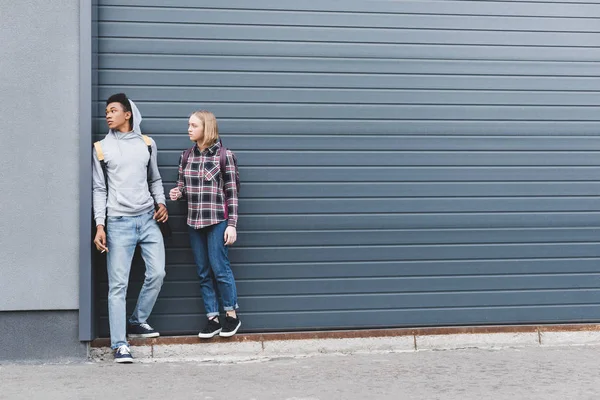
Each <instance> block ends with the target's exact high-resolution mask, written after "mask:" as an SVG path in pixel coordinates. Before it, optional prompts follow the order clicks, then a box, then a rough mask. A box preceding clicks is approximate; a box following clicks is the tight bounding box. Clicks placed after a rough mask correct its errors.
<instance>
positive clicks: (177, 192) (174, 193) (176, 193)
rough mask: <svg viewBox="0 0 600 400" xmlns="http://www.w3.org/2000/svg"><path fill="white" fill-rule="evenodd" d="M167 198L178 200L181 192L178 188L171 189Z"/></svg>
mask: <svg viewBox="0 0 600 400" xmlns="http://www.w3.org/2000/svg"><path fill="white" fill-rule="evenodd" d="M169 197H170V198H171V200H173V201H175V200H178V199H180V198H181V191H180V190H179V188H178V187H174V188H173V189H171V190H170V191H169Z"/></svg>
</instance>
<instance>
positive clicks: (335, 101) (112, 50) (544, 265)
mask: <svg viewBox="0 0 600 400" xmlns="http://www.w3.org/2000/svg"><path fill="white" fill-rule="evenodd" d="M591 3H592V2H590V1H586V2H585V3H584V2H578V1H562V2H555V1H547V2H542V1H531V2H520V1H505V2H497V1H422V0H420V1H366V0H345V1H339V0H318V1H317V0H304V1H288V0H285V1H282V0H254V1H247V0H223V1H220V2H215V1H212V0H211V1H209V0H172V1H169V2H164V1H163V0H101V1H100V5H99V9H98V15H99V20H100V23H99V38H98V49H99V58H98V66H99V70H98V82H99V87H98V95H99V98H100V99H106V98H107V96H109V95H110V94H111V93H114V92H118V91H125V92H126V93H127V94H128V95H130V97H131V98H133V99H134V100H137V103H138V105H139V108H140V110H141V111H142V113H143V115H144V122H143V125H142V128H143V130H144V131H145V133H147V134H149V135H151V136H152V137H153V138H154V139H155V140H156V142H157V143H158V147H159V149H160V152H159V162H160V165H161V172H162V176H163V179H164V181H165V190H168V189H170V188H171V187H173V185H174V181H175V178H176V168H175V166H176V163H177V161H178V157H179V154H180V152H181V150H182V149H184V148H186V147H188V146H189V141H188V138H187V135H186V120H187V116H188V115H189V114H190V113H191V112H192V111H193V110H196V109H198V108H204V109H209V110H212V111H213V112H214V113H215V114H216V115H217V117H218V119H219V121H220V128H221V132H222V136H223V138H224V141H225V143H226V145H227V146H228V147H230V148H232V149H234V150H235V151H236V152H237V155H238V158H239V163H240V172H241V178H242V182H243V184H242V199H241V217H240V222H239V242H238V244H237V245H236V246H235V248H234V249H233V250H232V251H231V259H232V262H233V268H234V273H235V275H236V277H237V281H238V288H239V296H240V304H241V306H242V311H243V320H244V326H243V328H244V329H245V331H268V330H294V329H327V328H365V327H401V326H437V325H460V324H505V323H548V322H572V321H598V320H599V319H600V307H598V303H599V302H600V279H599V278H600V265H599V256H600V245H599V243H598V240H599V238H600V234H599V232H598V227H599V226H600V198H599V193H600V182H599V180H598V179H599V177H600V154H599V150H600V141H599V140H598V138H597V136H596V133H597V131H598V128H599V125H598V120H600V107H599V101H600V68H599V66H600V64H599V62H600V4H591ZM165 4H168V6H167V5H165ZM102 109H103V104H100V105H99V113H100V115H101V112H102ZM105 130H106V128H105V125H104V123H103V121H102V120H101V119H98V122H97V125H96V132H95V133H96V134H99V133H102V132H104V131H105ZM169 207H170V210H171V214H172V222H173V225H174V228H175V230H176V235H175V238H174V241H173V243H171V244H170V245H169V248H168V251H167V257H168V265H167V271H168V274H167V279H166V282H165V285H164V288H163V290H162V293H161V296H160V298H159V300H158V303H157V305H156V308H155V312H154V314H153V316H152V319H151V322H152V323H153V324H154V325H155V326H156V327H157V328H158V329H159V330H161V331H162V332H163V334H168V333H172V334H175V333H191V332H196V331H197V330H198V329H200V327H201V324H202V319H201V318H200V316H201V315H202V314H203V309H202V301H201V298H200V288H199V284H198V282H197V279H196V275H195V268H194V266H193V261H192V256H191V253H190V250H189V248H188V241H187V240H188V238H187V235H186V233H185V220H184V209H183V207H181V206H180V205H176V204H172V205H170V206H169ZM141 276H142V269H141V268H140V266H139V265H137V267H136V271H134V273H133V276H132V283H131V285H132V289H133V291H134V292H135V293H133V294H136V293H137V290H138V289H139V286H140V282H141ZM97 289H98V299H99V300H98V314H99V322H100V324H99V326H100V329H99V333H100V334H101V335H103V336H105V335H106V333H107V330H108V328H107V323H106V314H107V311H106V299H105V296H106V294H105V293H106V277H105V273H103V268H101V267H99V268H98V287H97ZM134 301H135V297H134V296H130V299H129V307H132V306H133V305H134Z"/></svg>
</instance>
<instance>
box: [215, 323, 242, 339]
mask: <svg viewBox="0 0 600 400" xmlns="http://www.w3.org/2000/svg"><path fill="white" fill-rule="evenodd" d="M240 326H242V321H239V322H238V324H237V326H236V327H235V329H234V330H232V331H231V332H223V331H221V332H220V333H219V336H221V337H232V336H233V335H235V334H236V333H237V331H238V329H240Z"/></svg>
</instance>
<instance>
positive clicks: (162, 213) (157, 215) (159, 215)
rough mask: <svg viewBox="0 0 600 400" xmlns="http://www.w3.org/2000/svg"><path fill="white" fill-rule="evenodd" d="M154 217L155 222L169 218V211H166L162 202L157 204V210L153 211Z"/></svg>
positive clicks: (165, 220)
mask: <svg viewBox="0 0 600 400" xmlns="http://www.w3.org/2000/svg"><path fill="white" fill-rule="evenodd" d="M154 219H155V220H156V221H157V222H167V220H168V219H169V212H168V211H167V207H166V206H165V205H164V204H159V205H158V210H156V211H155V212H154Z"/></svg>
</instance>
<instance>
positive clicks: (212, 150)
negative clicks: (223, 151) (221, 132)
mask: <svg viewBox="0 0 600 400" xmlns="http://www.w3.org/2000/svg"><path fill="white" fill-rule="evenodd" d="M220 147H221V144H220V143H219V142H218V141H217V142H216V143H215V144H213V145H212V146H210V147H208V148H206V150H204V151H205V152H206V153H207V154H208V155H209V156H214V155H215V154H217V151H218V150H219V148H220ZM194 153H196V154H202V152H201V151H200V149H199V148H198V146H194Z"/></svg>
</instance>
